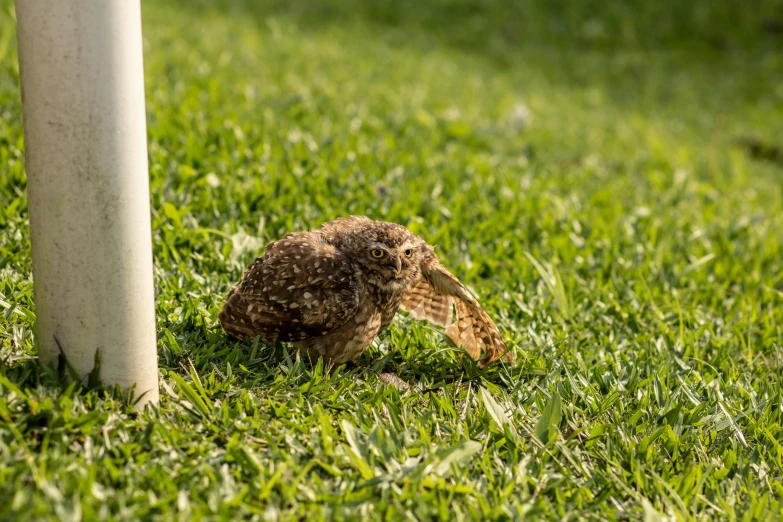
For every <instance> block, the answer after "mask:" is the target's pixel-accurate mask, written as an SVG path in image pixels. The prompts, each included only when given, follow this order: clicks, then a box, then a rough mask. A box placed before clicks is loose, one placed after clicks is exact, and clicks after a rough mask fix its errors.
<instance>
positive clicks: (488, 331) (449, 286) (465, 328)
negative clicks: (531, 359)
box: [400, 256, 513, 368]
mask: <svg viewBox="0 0 783 522" xmlns="http://www.w3.org/2000/svg"><path fill="white" fill-rule="evenodd" d="M433 257H434V256H433ZM421 272H422V279H421V280H420V281H419V282H418V284H416V285H415V286H414V287H413V288H412V289H411V290H410V291H409V292H408V294H407V295H406V296H405V297H404V298H403V300H402V302H401V304H400V308H402V309H403V310H407V311H409V312H410V313H411V315H413V316H414V317H415V318H417V319H427V320H429V321H431V322H433V323H435V324H438V325H441V326H445V327H446V335H448V336H449V337H450V338H451V339H452V340H453V341H454V343H455V344H457V346H462V347H464V348H465V351H467V352H468V353H469V354H470V355H471V356H472V357H473V358H474V359H478V358H479V357H480V355H481V352H482V351H483V352H484V358H483V359H481V363H480V364H481V367H482V368H483V367H484V366H486V365H488V364H489V363H491V362H493V361H495V360H496V359H498V358H499V357H500V356H501V355H503V353H504V352H506V348H507V347H506V343H505V341H503V337H502V336H501V335H500V331H498V328H497V326H495V323H494V322H492V319H490V317H489V316H488V315H487V313H486V312H485V311H484V309H483V308H481V305H479V303H478V301H477V300H476V299H475V298H474V297H473V296H472V295H470V293H469V292H468V290H467V289H466V288H465V286H464V285H463V284H462V283H460V281H459V279H457V278H456V277H455V276H454V275H453V274H452V273H451V272H449V271H448V270H447V269H446V267H444V266H443V265H441V264H440V263H439V262H438V261H437V259H430V260H429V262H425V263H423V264H422V266H421ZM452 304H454V308H456V312H457V319H456V321H453V322H452V318H453V311H452ZM505 360H506V361H507V362H512V361H513V357H512V355H511V353H510V352H509V353H507V354H506V357H505Z"/></svg>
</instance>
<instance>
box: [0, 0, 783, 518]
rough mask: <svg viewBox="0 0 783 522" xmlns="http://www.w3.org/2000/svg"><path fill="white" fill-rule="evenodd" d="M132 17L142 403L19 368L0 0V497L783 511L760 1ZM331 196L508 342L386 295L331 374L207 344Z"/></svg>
mask: <svg viewBox="0 0 783 522" xmlns="http://www.w3.org/2000/svg"><path fill="white" fill-rule="evenodd" d="M143 11H144V38H145V68H146V88H147V121H148V134H149V164H150V176H151V182H152V195H151V198H152V207H153V210H152V212H153V229H154V230H153V242H154V255H155V278H156V279H155V284H156V292H157V305H156V306H157V321H158V323H157V324H158V332H159V336H158V337H159V343H158V350H159V364H160V382H161V401H160V404H159V405H158V406H157V407H154V408H150V409H148V410H146V411H144V412H141V413H137V412H134V411H133V409H132V408H131V407H130V405H129V404H128V402H127V401H126V400H124V399H123V398H122V396H121V395H120V394H118V393H116V392H115V391H112V390H99V389H79V388H77V387H76V386H75V385H68V384H67V383H59V384H58V381H57V379H56V377H55V376H53V375H51V374H50V373H48V372H41V371H40V370H39V369H38V367H37V359H36V348H35V342H34V333H33V332H34V325H35V308H34V304H33V298H32V273H31V262H30V244H29V228H28V221H27V211H26V208H27V200H26V191H25V175H24V168H23V151H24V146H23V135H22V123H21V107H20V99H19V88H18V68H17V62H16V34H15V25H14V19H13V16H14V15H13V5H12V3H11V2H10V0H0V312H2V314H0V519H8V520H11V519H17V520H48V519H51V520H77V519H79V518H83V519H85V520H92V519H96V518H101V519H124V520H140V519H144V520H171V519H182V520H185V519H187V520H191V519H192V520H201V519H226V520H227V519H237V518H258V519H266V520H291V519H296V520H302V519H305V518H307V520H342V519H346V520H359V519H369V518H371V517H372V518H383V519H386V520H403V519H408V520H414V519H418V520H428V519H442V520H475V519H490V520H510V519H519V518H523V517H530V519H533V520H535V519H542V518H543V519H562V520H574V519H580V520H589V519H592V520H642V519H644V520H649V521H653V520H661V519H663V517H670V518H672V519H676V520H707V519H710V520H711V519H726V520H767V519H768V520H773V519H777V518H778V517H783V397H781V381H782V380H783V332H782V331H781V325H783V250H782V249H783V191H782V190H781V189H782V188H783V185H782V183H781V179H783V161H782V160H781V158H782V157H783V153H780V151H779V150H777V151H776V149H775V147H776V146H781V145H783V5H782V4H781V2H780V1H769V0H759V1H756V2H748V3H747V6H744V5H743V4H742V3H741V2H733V1H731V0H695V1H694V2H678V1H676V0H662V1H660V2H641V1H633V2H626V1H622V0H607V1H606V2H601V3H600V4H593V3H590V2H580V1H579V0H556V1H551V0H550V1H545V0H531V1H527V2H518V1H512V0H482V1H472V2H470V1H467V0H430V1H426V2H422V1H416V0H396V1H394V2H391V1H390V2H368V1H361V0H321V1H319V2H313V1H312V0H289V1H286V0H267V1H264V2H251V1H249V0H248V1H245V2H242V1H234V2H229V1H215V2H208V1H206V0H198V1H197V0H181V1H175V0H154V1H153V0H147V1H145V2H144V3H143ZM748 139H753V140H757V141H756V145H757V146H755V147H749V146H747V145H743V143H745V141H746V140H748ZM743 140H745V141H743ZM760 144H761V145H763V146H761V145H760ZM765 151H766V153H765ZM351 213H353V214H366V215H369V216H371V217H373V218H376V219H384V220H389V221H395V222H399V223H402V224H405V225H407V226H408V227H409V228H411V230H413V231H414V232H416V233H417V234H421V235H422V236H424V237H425V238H426V239H427V240H428V241H429V242H430V243H432V244H434V245H436V251H437V252H438V255H439V256H440V257H441V260H442V261H443V262H444V264H446V265H447V266H448V267H450V268H451V269H452V270H453V271H454V272H455V274H457V275H458V276H459V277H460V278H461V279H462V280H463V281H465V282H467V283H468V285H469V286H470V287H471V289H472V290H473V291H474V292H475V294H476V295H478V296H479V298H480V300H481V302H482V304H483V305H484V307H485V308H486V309H487V311H488V312H489V313H490V315H491V316H492V317H494V318H495V320H496V322H497V324H498V325H499V326H500V328H501V329H502V330H503V332H504V337H505V339H506V340H507V341H508V343H509V345H510V346H512V347H513V352H514V355H515V357H516V362H515V363H514V364H513V365H506V364H498V365H493V366H492V367H490V368H487V369H486V370H483V371H482V370H480V369H479V368H478V367H477V365H476V364H475V363H473V362H472V361H471V360H469V359H468V358H465V357H463V353H462V352H460V351H459V350H457V349H455V348H453V347H451V346H449V345H448V344H447V343H446V341H445V336H444V334H443V332H442V330H440V329H438V328H436V327H432V326H429V325H427V324H424V323H420V322H417V321H413V320H412V319H411V318H409V317H407V316H405V315H404V314H400V316H399V317H398V319H397V321H396V322H395V323H394V325H393V326H392V327H391V328H390V330H389V331H387V332H386V333H384V334H383V335H381V337H380V338H379V339H378V341H377V342H376V343H375V345H374V346H373V347H372V348H371V349H370V350H369V351H368V352H367V353H365V354H364V355H363V356H362V358H361V359H360V360H359V361H358V365H357V366H355V367H351V368H346V367H342V368H337V369H331V370H329V369H328V368H327V369H325V368H324V367H323V365H322V364H321V363H317V364H315V363H311V362H310V361H307V360H302V359H300V358H298V357H297V356H296V354H295V353H294V352H293V351H291V350H290V349H289V347H288V346H286V345H283V344H277V345H259V344H257V343H254V342H237V341H234V340H232V339H229V338H227V337H226V335H225V334H224V333H223V332H222V331H221V329H220V327H219V325H217V312H218V310H219V309H220V307H221V305H222V303H223V297H224V295H225V293H226V292H227V291H228V290H229V289H230V288H231V286H232V284H233V283H234V282H236V281H237V280H238V279H239V277H240V275H241V273H242V270H243V268H244V267H245V266H246V264H247V263H249V262H250V261H251V260H252V259H253V258H254V257H255V256H256V255H258V254H259V253H260V252H261V250H262V248H263V245H264V244H266V242H268V241H270V240H273V239H277V238H279V237H280V236H281V235H282V234H284V233H285V232H287V231H293V230H302V229H309V228H312V227H316V226H318V225H319V224H320V223H321V222H323V221H326V220H329V219H332V218H334V217H337V216H341V215H347V214H351ZM109 348H110V347H107V349H109ZM383 373H388V374H393V375H396V376H397V377H398V378H399V379H398V380H395V379H389V378H384V377H381V374H383Z"/></svg>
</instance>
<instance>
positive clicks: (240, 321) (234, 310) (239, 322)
mask: <svg viewBox="0 0 783 522" xmlns="http://www.w3.org/2000/svg"><path fill="white" fill-rule="evenodd" d="M248 304H249V303H248V302H247V300H246V299H245V297H244V296H243V295H242V292H241V291H240V290H239V288H238V287H237V288H234V289H233V290H231V291H230V292H229V293H228V295H227V296H226V303H225V304H224V305H223V309H222V310H220V313H218V321H220V325H221V326H222V327H223V329H224V330H225V331H226V333H228V334H229V335H233V336H234V337H236V338H237V339H244V338H245V337H255V333H254V332H253V321H252V320H251V319H250V317H249V316H248V315H247V314H248V312H247V310H248Z"/></svg>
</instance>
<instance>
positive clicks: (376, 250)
mask: <svg viewBox="0 0 783 522" xmlns="http://www.w3.org/2000/svg"><path fill="white" fill-rule="evenodd" d="M370 254H371V255H372V257H374V258H375V259H380V258H382V257H383V256H385V255H386V252H384V251H383V250H381V249H380V248H373V249H372V250H370Z"/></svg>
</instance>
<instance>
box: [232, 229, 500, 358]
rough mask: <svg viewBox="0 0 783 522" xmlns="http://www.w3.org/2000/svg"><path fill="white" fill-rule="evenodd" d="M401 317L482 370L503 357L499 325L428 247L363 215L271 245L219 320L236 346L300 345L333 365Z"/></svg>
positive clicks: (358, 350) (361, 348)
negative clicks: (458, 349) (251, 341)
mask: <svg viewBox="0 0 783 522" xmlns="http://www.w3.org/2000/svg"><path fill="white" fill-rule="evenodd" d="M373 251H375V252H374V253H375V254H378V255H379V257H375V256H374V255H373ZM455 305H456V306H455ZM399 308H402V309H404V310H408V311H410V312H411V315H413V316H414V317H415V318H418V319H426V320H429V321H431V322H433V323H435V324H438V325H440V326H444V327H446V333H447V334H448V335H449V337H451V338H452V340H454V342H455V343H457V344H458V345H462V346H464V347H465V350H466V351H467V352H468V353H469V354H470V355H471V356H472V357H474V358H476V359H478V358H479V357H480V354H481V352H482V351H483V352H484V358H483V359H482V360H481V364H482V366H484V365H486V364H489V363H490V362H492V361H494V360H495V359H497V358H498V357H499V356H500V355H501V354H502V353H503V352H504V351H505V350H506V344H505V342H504V341H503V339H502V337H501V335H500V332H499V331H498V330H497V327H496V326H495V324H494V323H493V322H492V320H491V319H490V318H489V316H487V314H486V313H485V312H484V310H483V309H481V307H480V306H479V304H478V302H477V301H476V300H475V298H473V296H471V295H470V294H469V293H468V292H467V290H466V289H465V287H464V286H463V285H462V284H461V283H460V282H459V281H458V280H457V278H456V277H454V276H453V275H452V274H451V273H450V272H449V271H448V270H446V268H444V267H443V266H442V265H441V264H440V263H439V262H438V259H437V257H436V256H435V253H434V251H433V249H432V247H430V246H429V245H427V243H425V242H424V240H423V239H421V238H419V237H416V236H415V235H413V234H412V233H411V232H410V231H409V230H408V229H407V228H405V227H403V226H401V225H397V224H395V223H386V222H383V221H373V220H370V219H368V218H366V217H359V216H351V217H348V218H340V219H337V220H335V221H331V222H328V223H325V224H323V225H322V227H321V228H320V229H318V230H315V231H312V232H296V233H292V234H288V235H286V236H285V237H283V238H282V239H280V240H279V241H275V242H273V243H270V244H269V245H267V247H266V249H265V252H264V255H263V256H262V257H259V258H257V259H256V260H255V261H254V262H253V263H252V264H251V265H250V266H249V267H248V268H247V270H246V271H245V273H244V275H243V277H242V280H241V281H240V283H239V284H238V285H237V286H236V287H235V288H234V289H233V290H231V292H229V294H228V296H227V297H226V303H225V305H224V306H223V309H222V310H221V311H220V314H219V315H218V318H219V320H220V323H221V324H222V325H223V328H224V329H225V330H226V331H227V332H228V333H229V334H231V335H233V336H235V337H238V338H246V337H249V338H252V337H255V336H258V337H259V338H260V340H261V341H263V342H270V341H274V340H281V341H297V342H298V343H297V345H298V346H299V347H300V348H301V349H303V350H305V351H307V352H308V353H309V354H310V355H311V356H312V357H325V358H327V359H330V360H332V361H333V362H335V363H337V364H339V363H343V362H346V361H350V360H354V359H356V358H357V357H359V356H360V355H361V354H362V353H363V352H364V350H366V349H367V347H368V346H369V345H370V343H371V342H372V340H373V339H374V338H375V337H376V336H377V335H378V333H379V332H380V331H381V330H383V329H384V328H386V327H387V326H388V325H389V324H390V323H391V321H392V319H393V318H394V315H395V313H396V312H397V310H398V309H399ZM455 308H456V320H454V310H455ZM507 360H510V356H508V357H507Z"/></svg>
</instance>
